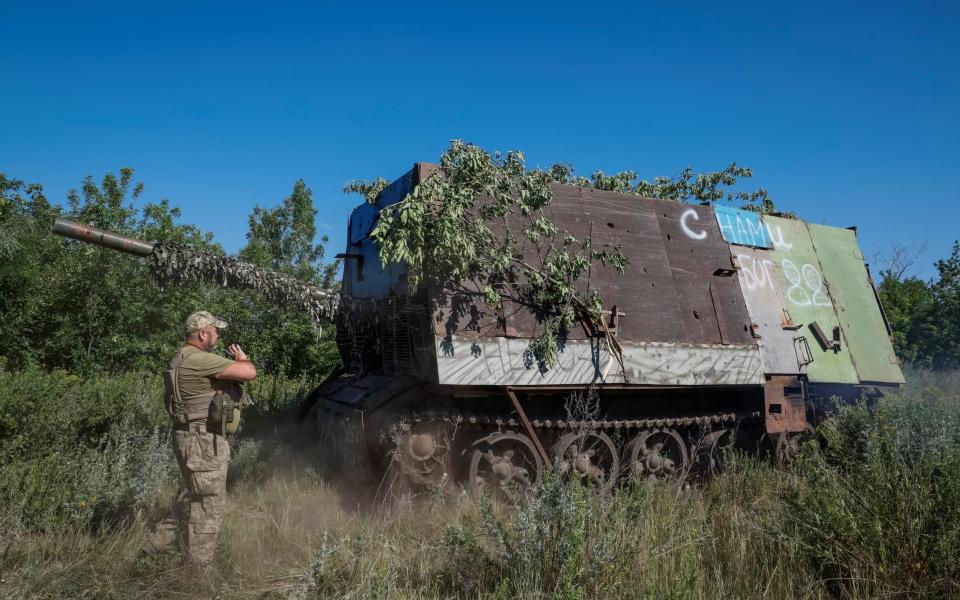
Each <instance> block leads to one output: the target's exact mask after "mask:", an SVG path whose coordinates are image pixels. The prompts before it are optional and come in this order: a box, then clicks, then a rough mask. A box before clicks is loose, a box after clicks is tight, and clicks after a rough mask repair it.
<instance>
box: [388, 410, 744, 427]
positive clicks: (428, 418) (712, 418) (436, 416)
mask: <svg viewBox="0 0 960 600" xmlns="http://www.w3.org/2000/svg"><path fill="white" fill-rule="evenodd" d="M760 416H761V415H760V413H759V412H751V413H742V414H737V413H730V412H727V413H715V414H711V415H701V416H696V417H667V418H657V419H653V418H651V419H623V420H610V419H602V420H578V419H531V420H530V423H531V425H533V427H534V428H535V429H567V430H571V431H581V430H591V429H595V430H614V431H616V430H620V429H652V428H659V427H692V426H700V427H703V426H710V425H724V424H728V423H737V422H738V421H743V420H749V419H759V418H760ZM420 423H443V424H447V425H456V426H460V425H478V426H481V427H483V426H486V427H522V424H521V422H520V421H519V420H518V419H515V418H512V417H511V418H503V417H493V416H490V415H472V414H471V415H463V414H459V413H456V414H455V413H438V412H427V413H414V414H412V415H408V416H406V417H404V419H403V421H402V422H401V427H402V428H403V427H410V426H411V425H414V424H420Z"/></svg>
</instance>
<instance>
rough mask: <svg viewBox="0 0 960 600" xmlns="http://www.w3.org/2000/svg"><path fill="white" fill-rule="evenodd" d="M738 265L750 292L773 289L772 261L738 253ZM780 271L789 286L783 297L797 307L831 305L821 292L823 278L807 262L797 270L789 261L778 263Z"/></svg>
mask: <svg viewBox="0 0 960 600" xmlns="http://www.w3.org/2000/svg"><path fill="white" fill-rule="evenodd" d="M737 262H738V263H739V265H740V276H741V277H742V278H743V282H744V284H746V286H747V289H748V290H750V291H753V290H756V289H758V288H764V287H767V286H771V287H772V286H774V285H775V283H774V278H773V272H772V267H773V266H774V263H773V261H771V260H767V259H760V258H757V257H753V256H750V255H748V254H738V255H737ZM780 268H781V269H782V270H783V275H784V277H785V278H786V280H787V283H789V287H788V288H787V290H786V297H787V300H789V301H790V302H791V303H792V304H794V305H796V306H832V304H831V303H830V298H829V297H828V296H827V294H826V291H825V290H824V289H823V276H822V275H821V274H820V271H819V270H817V268H816V267H815V266H813V265H811V264H810V263H804V264H802V265H801V266H800V267H799V268H798V267H797V265H796V264H794V262H793V261H792V260H790V259H789V258H784V259H783V260H781V261H780Z"/></svg>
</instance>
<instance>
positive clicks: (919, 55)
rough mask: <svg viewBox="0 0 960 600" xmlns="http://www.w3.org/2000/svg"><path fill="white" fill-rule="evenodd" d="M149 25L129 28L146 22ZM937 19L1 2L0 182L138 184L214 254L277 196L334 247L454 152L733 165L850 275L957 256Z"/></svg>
mask: <svg viewBox="0 0 960 600" xmlns="http://www.w3.org/2000/svg"><path fill="white" fill-rule="evenodd" d="M148 4H149V6H148ZM958 17H960V9H958V4H957V3H956V2H943V3H930V2H902V3H896V4H894V3H884V2H872V3H867V2H856V3H850V4H846V5H842V4H839V3H834V2H831V3H823V4H815V3H812V2H789V3H786V2H783V3H780V2H757V3H755V4H733V3H718V2H705V3H703V4H695V3H691V2H683V3H681V2H673V1H670V2H667V1H665V2H649V3H643V2H631V3H624V4H622V5H617V4H603V3H599V2H592V3H587V2H583V3H577V4H572V5H568V6H566V5H563V4H561V3H557V2H553V3H548V4H542V5H532V4H527V3H524V2H510V3H495V2H484V3H469V4H468V3H462V2H447V3H437V4H435V5H430V4H426V3H407V2H404V3H400V2H392V3H389V4H384V5H376V4H372V3H371V4H367V3H361V2H341V3H336V4H332V3H329V4H328V3H319V2H314V3H302V4H293V3H285V2H270V3H262V4H247V3H243V2H232V3H227V2H218V3H214V2H183V3H180V2H163V3H159V2H157V3H137V2H124V3H117V4H108V3H96V2H84V3H81V2H69V3H66V2H65V3H62V4H55V3H50V4H47V3H43V2H14V3H10V2H6V1H2V0H0V90H2V91H0V172H5V173H7V174H8V175H9V176H13V177H16V178H18V179H23V180H26V181H30V182H34V181H36V182H40V183H42V184H43V185H44V187H45V189H46V191H47V193H48V196H49V197H50V198H51V199H53V200H62V199H63V198H64V197H65V195H66V192H67V190H68V189H69V188H71V187H77V186H78V185H79V183H80V181H81V179H82V178H83V177H84V176H85V175H87V174H92V175H94V177H97V178H99V177H101V176H102V175H103V174H104V173H106V172H108V171H111V170H112V171H115V170H117V169H118V168H120V167H121V166H130V167H133V168H135V169H136V173H137V177H138V179H139V180H142V181H143V182H144V183H145V186H146V189H145V194H144V197H145V198H146V199H147V200H150V201H155V200H159V199H161V198H168V199H169V200H170V201H171V202H172V203H173V204H174V205H177V206H180V207H181V208H182V209H183V216H184V221H187V222H193V223H197V224H199V225H201V226H202V227H204V228H205V229H208V230H210V231H213V232H214V233H215V235H216V238H217V239H218V240H219V241H221V243H223V244H224V245H225V247H226V248H227V249H228V250H231V251H235V250H237V249H239V248H240V246H242V244H243V243H244V235H245V232H246V219H247V216H248V215H249V214H250V212H251V210H252V208H253V207H254V206H255V205H257V204H260V205H264V206H272V205H274V204H276V203H277V202H278V201H280V200H281V199H282V198H283V197H284V196H285V195H287V194H288V193H289V191H290V189H291V188H292V186H293V183H294V181H296V179H297V178H303V179H304V180H305V181H306V183H307V185H309V186H310V188H311V189H312V190H313V194H314V200H315V202H316V204H317V207H318V208H319V211H320V214H319V217H318V225H319V226H320V229H321V231H323V232H326V233H327V234H328V235H330V237H331V245H330V247H329V250H328V252H329V254H330V255H332V254H333V253H336V252H340V251H342V247H343V244H344V233H343V232H344V229H345V223H346V219H347V215H348V214H349V211H350V210H351V208H352V207H353V206H354V205H355V204H357V203H358V202H359V201H360V198H359V197H358V196H345V195H343V194H342V193H341V188H342V187H343V184H344V183H345V182H346V181H347V180H350V179H353V178H356V177H362V178H371V177H374V176H378V175H380V176H383V177H386V178H389V179H393V178H395V177H397V176H399V175H401V174H402V173H403V172H404V171H406V170H407V169H409V168H410V166H411V165H412V164H413V163H414V162H416V161H435V160H436V159H437V157H438V156H439V155H440V153H441V152H442V151H443V150H444V148H445V147H446V146H447V143H448V140H450V139H452V138H463V139H466V140H469V141H472V142H474V143H477V144H480V145H482V146H484V147H485V148H487V149H490V150H493V149H500V150H508V149H514V148H516V149H521V150H523V151H524V152H525V153H526V155H527V158H528V161H529V163H530V164H533V165H536V164H540V165H543V166H546V165H549V164H552V163H554V162H558V161H562V162H570V163H572V164H573V165H574V166H575V168H576V169H577V172H578V173H581V174H589V173H590V172H591V171H593V170H596V169H602V170H604V171H606V172H615V171H618V170H622V169H634V170H636V171H638V172H639V173H640V174H641V175H642V176H644V177H647V178H649V177H653V176H654V175H659V174H667V175H672V174H675V173H676V172H677V171H679V170H680V169H682V168H683V167H685V166H687V165H691V166H693V168H694V169H695V170H698V171H705V170H714V169H719V168H722V167H724V166H725V165H726V164H728V163H729V162H730V161H734V160H735V161H737V162H739V163H741V164H744V165H748V166H751V167H753V168H754V170H755V173H756V177H755V185H759V186H764V187H766V188H768V189H769V190H770V192H771V195H772V196H773V197H774V198H775V199H776V200H777V202H778V203H779V205H781V206H782V207H783V208H785V209H788V210H793V211H796V212H798V213H799V214H800V216H801V217H803V218H805V219H807V220H809V221H814V222H824V223H827V224H831V225H838V226H848V225H858V226H859V228H860V238H861V245H862V246H863V247H864V251H865V252H866V253H867V254H868V255H869V254H871V253H873V252H875V251H877V250H883V249H886V248H888V247H889V246H890V245H892V244H894V243H899V244H906V245H911V246H917V245H919V244H921V243H922V242H924V241H929V245H930V249H929V250H928V252H927V253H926V254H925V255H924V256H923V258H922V261H921V262H922V264H920V265H918V268H917V269H916V270H915V272H917V273H919V274H920V275H922V276H930V275H932V274H933V269H932V266H931V264H932V262H933V261H934V260H935V259H937V258H943V257H946V256H947V255H948V254H949V249H950V245H951V243H952V241H953V240H954V239H956V238H960V227H958V226H957V223H958V220H957V219H956V217H955V216H954V215H955V214H956V207H957V206H958V204H960V202H958V200H960V192H958V189H960V188H958V186H957V185H956V175H957V167H958V162H960V117H958V111H960V35H957V34H956V25H957V23H958V21H960V19H958Z"/></svg>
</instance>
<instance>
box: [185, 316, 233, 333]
mask: <svg viewBox="0 0 960 600" xmlns="http://www.w3.org/2000/svg"><path fill="white" fill-rule="evenodd" d="M186 325H187V333H190V332H192V331H197V330H198V329H203V328H204V327H209V326H211V325H216V326H217V329H225V328H226V327H227V322H226V321H224V320H223V319H221V318H219V317H215V316H213V315H212V314H210V313H209V312H207V311H205V310H201V311H199V312H195V313H193V314H192V315H190V316H189V317H187V323H186Z"/></svg>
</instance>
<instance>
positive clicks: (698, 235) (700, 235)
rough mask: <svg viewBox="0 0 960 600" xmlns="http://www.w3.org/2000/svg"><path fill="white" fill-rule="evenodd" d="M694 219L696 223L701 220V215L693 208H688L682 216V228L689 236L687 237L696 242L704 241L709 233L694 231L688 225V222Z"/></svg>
mask: <svg viewBox="0 0 960 600" xmlns="http://www.w3.org/2000/svg"><path fill="white" fill-rule="evenodd" d="M689 219H693V220H694V221H699V220H700V215H698V214H697V211H695V210H693V209H692V208H688V209H687V210H686V211H684V213H683V214H682V215H680V227H681V229H683V232H684V233H685V234H687V237H690V238H692V239H695V240H703V239H706V237H707V232H706V231H703V230H700V231H694V230H692V229H690V226H689V225H687V220H689Z"/></svg>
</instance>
